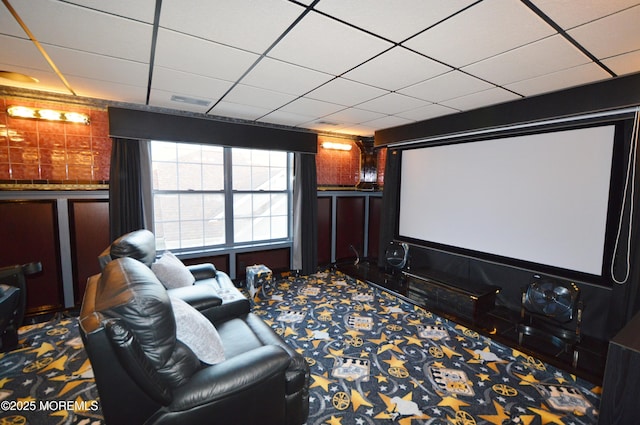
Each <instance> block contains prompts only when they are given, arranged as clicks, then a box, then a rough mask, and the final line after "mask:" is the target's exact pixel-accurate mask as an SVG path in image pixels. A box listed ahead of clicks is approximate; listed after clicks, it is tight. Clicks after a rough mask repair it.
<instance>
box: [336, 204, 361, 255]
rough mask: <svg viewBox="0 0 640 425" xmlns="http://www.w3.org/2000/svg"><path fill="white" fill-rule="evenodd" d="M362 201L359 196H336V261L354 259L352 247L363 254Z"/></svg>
mask: <svg viewBox="0 0 640 425" xmlns="http://www.w3.org/2000/svg"><path fill="white" fill-rule="evenodd" d="M364 202H365V198H364V197H360V196H354V197H351V196H344V197H338V198H336V221H337V223H336V262H338V261H341V260H350V259H355V258H356V254H355V253H354V252H353V250H354V249H355V250H356V251H358V254H359V256H360V257H362V256H363V254H364ZM352 247H353V248H352Z"/></svg>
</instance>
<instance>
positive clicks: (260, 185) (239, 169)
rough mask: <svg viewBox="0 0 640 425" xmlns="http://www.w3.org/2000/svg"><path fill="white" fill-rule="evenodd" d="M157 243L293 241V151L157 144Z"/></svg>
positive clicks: (176, 246) (197, 245)
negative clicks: (291, 221)
mask: <svg viewBox="0 0 640 425" xmlns="http://www.w3.org/2000/svg"><path fill="white" fill-rule="evenodd" d="M151 158H152V167H153V198H154V225H155V232H156V238H157V242H158V248H159V249H171V250H175V251H180V250H183V251H186V250H194V249H202V248H211V247H233V246H238V245H248V244H253V243H269V242H281V241H288V240H289V239H290V237H289V233H290V232H289V229H290V227H291V226H290V216H291V214H290V210H291V185H290V178H289V176H290V173H291V166H290V154H288V153H286V152H277V151H265V150H257V149H242V148H225V147H221V146H211V145H198V144H189V143H173V142H160V141H152V142H151Z"/></svg>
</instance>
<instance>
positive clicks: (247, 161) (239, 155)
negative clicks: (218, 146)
mask: <svg viewBox="0 0 640 425" xmlns="http://www.w3.org/2000/svg"><path fill="white" fill-rule="evenodd" d="M231 157H232V160H231V161H232V162H233V165H251V149H240V148H233V149H231Z"/></svg>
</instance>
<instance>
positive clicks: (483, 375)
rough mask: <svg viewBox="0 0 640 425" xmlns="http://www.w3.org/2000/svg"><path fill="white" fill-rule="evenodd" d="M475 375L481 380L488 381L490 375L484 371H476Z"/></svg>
mask: <svg viewBox="0 0 640 425" xmlns="http://www.w3.org/2000/svg"><path fill="white" fill-rule="evenodd" d="M476 376H477V377H478V378H480V380H481V381H490V380H491V377H490V376H489V375H487V374H486V373H476Z"/></svg>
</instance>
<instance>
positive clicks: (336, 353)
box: [324, 348, 344, 359]
mask: <svg viewBox="0 0 640 425" xmlns="http://www.w3.org/2000/svg"><path fill="white" fill-rule="evenodd" d="M329 353H330V354H328V355H326V356H324V358H325V359H330V358H332V357H342V356H344V349H341V350H334V349H333V348H329Z"/></svg>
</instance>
